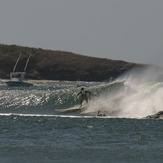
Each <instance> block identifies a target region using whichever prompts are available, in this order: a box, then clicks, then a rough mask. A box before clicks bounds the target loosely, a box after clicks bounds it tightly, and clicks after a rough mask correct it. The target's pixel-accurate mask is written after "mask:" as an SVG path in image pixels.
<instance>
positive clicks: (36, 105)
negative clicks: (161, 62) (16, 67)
mask: <svg viewBox="0 0 163 163" xmlns="http://www.w3.org/2000/svg"><path fill="white" fill-rule="evenodd" d="M139 79H140V78H139ZM31 82H32V81H31ZM32 84H33V86H31V87H9V86H7V85H6V83H5V82H4V81H1V82H0V162H2V163H11V162H15V163H22V162H23V163H28V162H29V163H73V162H74V163H78V162H79V163H83V162H85V163H92V162H93V163H101V162H102V163H108V162H109V163H112V162H120V163H131V162H132V163H162V162H163V120H162V119H146V118H145V117H146V116H147V115H150V114H154V113H156V112H158V111H160V110H163V82H156V81H155V82H149V80H146V81H140V80H139V81H136V80H135V79H133V78H132V79H131V78H130V77H127V78H126V79H124V78H123V79H119V80H116V81H113V82H80V81H78V82H67V81H64V82H62V81H61V82H47V81H44V82H38V81H33V82H32ZM81 87H84V88H85V89H86V90H88V91H90V92H91V95H89V103H88V104H87V103H86V102H84V104H83V106H84V108H83V110H81V111H76V112H59V111H56V109H66V108H73V107H78V106H79V98H77V99H76V95H77V93H78V92H79V91H80V89H81ZM98 111H100V112H101V113H104V114H105V115H106V116H97V112H98Z"/></svg>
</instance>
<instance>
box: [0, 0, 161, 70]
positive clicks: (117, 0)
mask: <svg viewBox="0 0 163 163" xmlns="http://www.w3.org/2000/svg"><path fill="white" fill-rule="evenodd" d="M0 43H1V44H8V45H11V44H15V45H22V46H29V47H36V48H43V49H51V50H62V51H69V52H73V53H78V54H83V55H87V56H95V57H100V58H108V59H113V60H124V61H129V62H136V63H146V64H154V65H158V66H161V67H163V0H0Z"/></svg>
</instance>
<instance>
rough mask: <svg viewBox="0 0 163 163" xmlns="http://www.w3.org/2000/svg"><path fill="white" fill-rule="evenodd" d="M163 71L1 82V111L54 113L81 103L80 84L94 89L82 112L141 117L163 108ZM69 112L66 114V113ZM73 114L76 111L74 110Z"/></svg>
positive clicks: (88, 88) (93, 114)
mask: <svg viewBox="0 0 163 163" xmlns="http://www.w3.org/2000/svg"><path fill="white" fill-rule="evenodd" d="M161 77H162V72H158V71H156V70H154V69H148V70H144V71H141V72H140V70H136V69H135V70H132V71H130V72H128V73H127V74H125V75H124V76H121V77H120V78H119V79H117V80H115V81H114V82H110V83H107V82H33V84H34V86H33V87H29V88H23V87H8V86H7V85H6V84H5V83H4V82H0V113H3V114H4V113H16V114H47V115H49V114H53V115H56V114H58V112H56V111H55V109H65V108H71V107H76V106H79V99H76V95H77V93H78V92H79V91H80V88H81V87H84V88H86V89H87V90H89V91H90V92H91V96H89V103H88V104H86V103H84V106H85V110H83V111H82V112H81V113H78V114H79V115H81V114H82V115H89V116H90V115H92V116H95V115H96V114H97V112H98V111H99V110H100V111H101V112H102V113H105V114H106V116H109V117H110V116H111V117H126V118H142V117H145V116H147V115H150V114H155V113H156V112H158V111H160V110H163V108H162V106H163V82H162V78H161ZM65 114H66V113H65ZM71 114H73V113H71Z"/></svg>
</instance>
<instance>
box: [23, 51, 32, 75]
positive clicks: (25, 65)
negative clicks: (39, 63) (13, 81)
mask: <svg viewBox="0 0 163 163" xmlns="http://www.w3.org/2000/svg"><path fill="white" fill-rule="evenodd" d="M31 55H32V54H30V55H29V57H28V59H27V62H26V65H25V67H24V72H25V71H26V68H27V65H28V62H29V59H30V57H31Z"/></svg>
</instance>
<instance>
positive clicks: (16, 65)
mask: <svg viewBox="0 0 163 163" xmlns="http://www.w3.org/2000/svg"><path fill="white" fill-rule="evenodd" d="M20 57H21V53H20V54H19V57H18V59H17V61H16V63H15V66H14V68H13V72H15V69H16V66H17V64H18V62H19V60H20Z"/></svg>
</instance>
